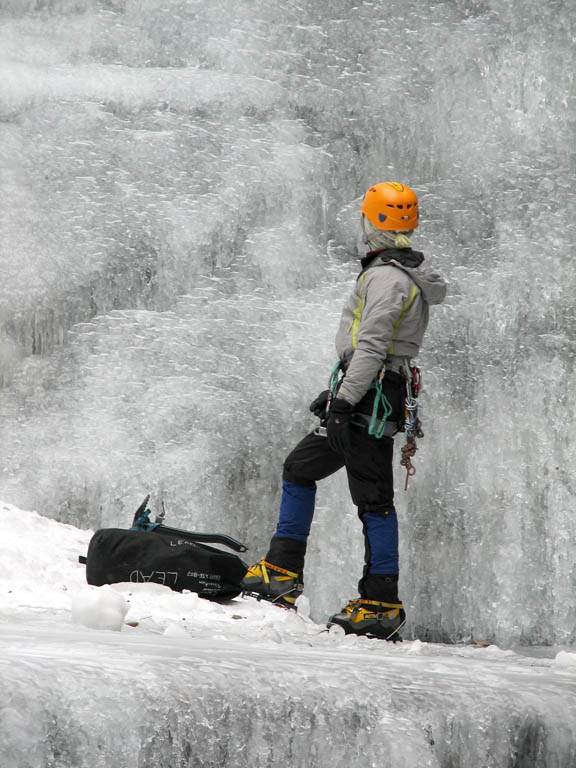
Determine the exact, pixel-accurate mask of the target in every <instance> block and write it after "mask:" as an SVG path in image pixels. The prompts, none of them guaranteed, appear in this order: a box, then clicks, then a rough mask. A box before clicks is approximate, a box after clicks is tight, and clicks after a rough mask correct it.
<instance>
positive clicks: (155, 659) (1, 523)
mask: <svg viewBox="0 0 576 768" xmlns="http://www.w3.org/2000/svg"><path fill="white" fill-rule="evenodd" d="M0 537H1V538H0V541H1V542H2V546H1V548H0V606H1V608H0V691H1V697H0V765H1V766H2V768H45V767H46V766H52V767H53V768H100V767H101V768H159V767H161V766H162V767H166V768H175V766H182V768H184V766H187V767H192V766H194V767H195V768H196V767H198V768H199V767H200V766H211V767H212V768H215V767H216V766H239V767H240V768H243V767H244V766H245V767H246V768H248V767H252V768H260V767H261V768H264V767H267V766H272V765H278V764H282V765H289V766H291V768H300V767H301V768H309V767H310V766H313V767H316V766H326V768H328V766H330V767H332V766H341V768H349V766H356V765H362V766H373V767H374V768H423V767H428V766H430V768H443V767H445V766H451V767H452V768H470V766H483V767H484V768H505V767H506V768H507V767H508V766H510V768H512V767H513V766H522V768H568V766H572V765H574V764H575V761H576V732H575V729H574V722H576V654H574V653H569V652H567V651H560V652H559V653H558V654H557V655H556V657H555V658H544V657H540V658H536V657H527V656H524V655H522V654H521V653H515V652H513V651H506V650H501V649H500V648H497V647H496V646H491V647H486V648H475V647H471V646H463V645H461V646H447V645H440V644H437V645H433V644H429V643H422V642H420V641H418V640H416V641H412V642H404V643H402V644H397V645H392V644H388V643H385V642H381V641H378V640H367V639H365V638H355V637H353V638H350V637H349V638H346V637H344V635H343V634H340V633H336V634H332V633H328V632H325V631H323V627H322V625H320V624H316V623H314V622H313V621H311V620H310V619H309V618H307V616H306V613H307V612H306V605H305V601H304V606H303V609H304V610H303V611H301V612H299V613H298V615H297V614H296V613H294V612H291V611H285V610H283V609H280V608H276V607H274V606H271V605H269V604H262V603H258V602H257V601H255V600H251V599H249V598H244V599H242V598H238V599H236V600H233V601H231V602H230V603H228V604H226V605H217V604H214V603H210V602H208V601H207V600H202V599H200V598H198V597H197V596H196V595H194V594H190V593H188V594H179V593H175V592H171V591H170V590H169V589H168V588H167V587H163V586H161V585H156V584H119V585H114V586H113V587H88V586H87V585H86V584H85V582H84V568H83V566H81V565H79V564H78V563H77V554H78V553H79V552H80V553H82V552H84V551H85V548H86V545H87V542H88V540H89V537H90V533H89V532H86V531H79V530H76V529H74V528H73V527H71V526H64V525H62V524H59V523H56V522H54V521H51V520H46V519H45V518H42V517H40V516H38V515H36V514H35V513H30V512H24V511H22V510H19V509H17V508H15V507H12V506H10V505H1V504H0ZM19 542H23V543H24V542H25V546H22V547H20V548H19ZM15 553H16V554H15ZM119 600H121V601H122V603H123V604H125V605H127V606H129V611H128V613H127V615H126V617H125V622H124V623H123V624H122V626H121V627H120V629H121V631H120V632H117V631H109V629H108V631H107V629H106V627H107V626H108V627H109V624H108V621H109V615H108V611H109V609H110V608H112V609H116V608H117V603H118V601H119ZM86 623H88V624H90V625H91V626H92V627H95V628H88V627H86V626H85V624H86ZM113 628H114V629H118V626H114V627H113Z"/></svg>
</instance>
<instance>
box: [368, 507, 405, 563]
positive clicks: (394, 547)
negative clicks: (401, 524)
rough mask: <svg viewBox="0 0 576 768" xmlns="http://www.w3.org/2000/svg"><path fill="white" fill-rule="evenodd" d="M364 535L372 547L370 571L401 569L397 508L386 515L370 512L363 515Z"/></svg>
mask: <svg viewBox="0 0 576 768" xmlns="http://www.w3.org/2000/svg"><path fill="white" fill-rule="evenodd" d="M362 521H363V523H364V535H365V536H366V538H367V539H368V546H369V548H370V563H369V564H368V565H369V568H368V573H374V574H377V573H382V574H383V573H387V574H393V573H398V571H399V561H398V517H397V515H396V510H395V509H390V511H389V512H388V514H387V515H386V516H384V515H378V514H373V513H370V512H367V513H365V514H364V515H362Z"/></svg>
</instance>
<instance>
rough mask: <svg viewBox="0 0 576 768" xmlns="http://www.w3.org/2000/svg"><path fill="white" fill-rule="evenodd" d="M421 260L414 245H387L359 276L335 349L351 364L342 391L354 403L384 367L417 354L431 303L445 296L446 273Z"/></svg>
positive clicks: (341, 357) (345, 397)
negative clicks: (411, 247)
mask: <svg viewBox="0 0 576 768" xmlns="http://www.w3.org/2000/svg"><path fill="white" fill-rule="evenodd" d="M423 260H424V257H423V256H422V254H421V253H418V252H417V251H412V250H411V249H402V250H399V249H387V250H385V251H382V253H380V254H379V255H377V256H376V257H375V258H373V259H372V261H370V262H369V263H368V265H367V266H366V268H365V269H364V271H363V272H361V273H360V276H359V277H358V279H357V281H356V285H355V287H354V291H353V293H352V295H351V296H350V298H349V299H348V301H347V302H346V306H345V307H344V310H343V312H342V318H341V320H340V327H339V329H338V333H337V334H336V351H337V352H338V356H339V358H340V360H344V361H346V363H347V366H348V367H347V370H346V376H345V378H344V381H343V383H342V386H341V388H340V391H339V393H338V395H339V397H343V398H344V399H346V400H347V401H348V402H349V403H352V405H356V403H358V402H359V400H361V399H362V397H363V396H364V395H365V394H366V392H367V391H368V389H369V388H370V385H371V384H372V382H373V381H374V379H375V378H376V376H377V375H378V373H379V371H380V370H381V369H382V367H385V368H386V369H391V370H395V371H398V370H399V369H400V367H401V365H402V363H403V362H404V361H405V360H410V358H414V357H416V355H417V354H418V352H419V350H420V345H421V344H422V339H423V337H424V333H425V331H426V328H427V326H428V311H429V310H428V307H429V305H430V304H440V303H441V302H442V301H444V297H445V296H446V282H445V280H444V278H443V277H442V276H441V275H440V274H439V273H438V272H436V271H435V270H433V269H430V268H428V267H426V266H423V264H422V262H423ZM401 262H402V263H401ZM364 263H365V262H364ZM408 265H410V266H408Z"/></svg>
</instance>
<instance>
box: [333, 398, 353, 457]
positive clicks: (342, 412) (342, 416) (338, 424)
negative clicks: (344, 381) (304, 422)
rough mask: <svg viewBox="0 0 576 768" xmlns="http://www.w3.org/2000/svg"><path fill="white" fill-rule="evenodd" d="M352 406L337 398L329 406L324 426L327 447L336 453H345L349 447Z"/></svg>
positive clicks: (346, 401)
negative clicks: (326, 422)
mask: <svg viewBox="0 0 576 768" xmlns="http://www.w3.org/2000/svg"><path fill="white" fill-rule="evenodd" d="M353 411H354V406H353V405H352V404H351V403H349V402H348V400H344V398H343V397H337V398H336V399H335V400H333V402H332V405H331V406H330V416H329V418H328V424H327V425H326V436H327V437H328V445H329V446H330V448H331V449H332V450H333V451H335V452H336V453H347V451H348V448H349V445H350V434H349V431H350V422H351V420H352V413H353Z"/></svg>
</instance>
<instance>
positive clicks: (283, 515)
mask: <svg viewBox="0 0 576 768" xmlns="http://www.w3.org/2000/svg"><path fill="white" fill-rule="evenodd" d="M403 386H404V385H403V379H402V378H401V377H400V376H399V375H396V374H389V373H388V374H387V376H386V379H385V389H384V391H385V393H386V395H387V397H388V400H389V402H390V404H391V405H392V414H391V415H390V417H389V421H391V422H400V420H401V418H402V417H403V401H404V396H403V394H404V389H403ZM372 401H373V394H372V395H371V394H370V393H369V394H368V395H367V397H366V398H365V399H364V401H362V402H361V403H360V404H359V406H358V407H357V410H362V411H364V412H367V411H368V412H369V411H371V404H372ZM358 421H360V422H361V419H358ZM367 426H368V425H367V424H365V425H364V426H360V425H352V426H350V428H349V429H350V434H349V438H350V439H349V441H348V447H347V449H346V452H345V453H344V454H342V453H339V452H336V451H333V450H332V449H331V448H330V445H329V444H328V439H327V438H326V437H323V436H321V435H317V434H316V433H314V432H312V433H310V434H309V435H307V436H306V437H305V438H303V440H301V441H300V442H299V443H298V445H297V446H296V447H295V448H294V450H293V451H291V452H290V454H289V455H288V457H287V458H286V460H285V462H284V473H283V481H284V483H283V495H282V504H281V510H280V519H279V523H278V528H277V531H276V535H275V537H274V538H273V539H272V542H271V545H270V550H269V552H268V554H267V556H266V559H267V560H268V561H269V562H273V563H274V562H275V563H276V564H277V565H280V566H282V563H284V567H286V568H288V565H287V564H286V563H288V561H290V565H291V566H292V568H291V570H295V571H301V570H302V569H303V565H304V552H305V541H306V539H307V535H308V532H309V529H310V523H311V522H312V515H313V512H314V496H315V492H316V483H317V482H318V481H319V480H323V479H324V478H325V477H328V476H329V475H332V474H333V473H334V472H337V471H338V470H339V469H341V468H342V467H345V468H346V473H347V476H348V486H349V488H350V494H351V496H352V501H353V502H354V504H355V505H356V506H357V507H358V514H359V516H360V519H361V521H362V524H363V528H364V537H365V542H366V555H365V561H366V562H365V568H364V574H363V578H362V580H361V581H360V584H359V588H360V594H361V596H362V597H365V598H366V599H372V600H382V601H385V602H397V601H398V596H397V580H398V522H397V517H396V510H395V509H394V476H393V468H392V458H393V448H394V441H393V439H392V438H391V437H382V438H380V439H377V438H376V437H374V436H372V435H369V434H368V428H367ZM335 523H337V521H336V520H335ZM296 541H298V545H296ZM292 545H294V546H292ZM296 550H298V556H297V557H294V558H292V557H291V553H294V554H295V551H296ZM281 560H282V562H280V561H281Z"/></svg>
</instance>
